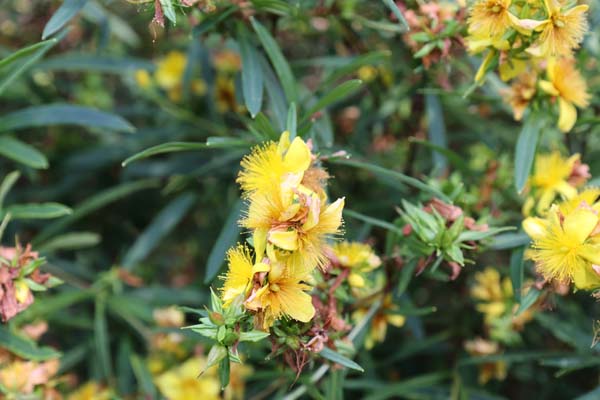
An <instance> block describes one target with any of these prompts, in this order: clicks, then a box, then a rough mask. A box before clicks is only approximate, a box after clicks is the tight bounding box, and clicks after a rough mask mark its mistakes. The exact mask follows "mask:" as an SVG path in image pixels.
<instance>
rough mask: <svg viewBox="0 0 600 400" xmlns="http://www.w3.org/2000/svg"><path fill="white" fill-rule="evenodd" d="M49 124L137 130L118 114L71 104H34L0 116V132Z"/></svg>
mask: <svg viewBox="0 0 600 400" xmlns="http://www.w3.org/2000/svg"><path fill="white" fill-rule="evenodd" d="M48 125H78V126H85V127H89V128H103V129H110V130H113V131H117V132H133V131H135V127H134V126H133V125H131V124H130V123H129V122H127V121H126V120H125V119H123V118H122V117H120V116H118V115H115V114H110V113H107V112H105V111H100V110H96V109H93V108H89V107H83V106H76V105H71V104H61V103H56V104H48V105H43V106H33V107H29V108H25V109H23V110H19V111H15V112H12V113H10V114H5V115H3V116H2V117H0V132H6V131H12V130H17V129H23V128H31V127H42V126H43V127H46V126H48Z"/></svg>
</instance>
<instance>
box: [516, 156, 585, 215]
mask: <svg viewBox="0 0 600 400" xmlns="http://www.w3.org/2000/svg"><path fill="white" fill-rule="evenodd" d="M589 177H590V175H589V167H588V166H587V165H586V164H582V163H581V160H580V155H579V154H573V155H572V156H570V157H569V158H564V157H563V156H561V154H560V152H559V151H553V152H552V153H547V154H539V155H538V156H537V158H536V160H535V166H534V171H533V175H532V176H531V177H530V178H529V182H528V191H529V196H528V197H527V200H526V201H525V204H524V205H523V214H524V215H526V216H527V215H531V214H534V213H537V214H539V215H545V213H546V212H547V211H548V209H549V208H550V206H551V205H552V203H553V202H554V201H556V200H570V199H573V198H575V197H576V196H577V189H578V188H579V187H581V186H583V185H585V183H586V182H587V180H588V178H589Z"/></svg>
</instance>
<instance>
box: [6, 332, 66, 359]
mask: <svg viewBox="0 0 600 400" xmlns="http://www.w3.org/2000/svg"><path fill="white" fill-rule="evenodd" d="M0 348H4V349H6V350H8V351H10V352H11V353H14V354H16V355H17V356H19V357H22V358H24V359H26V360H31V361H46V360H50V359H53V358H58V357H60V355H61V354H60V353H59V352H58V351H56V350H54V349H53V348H51V347H38V346H37V344H36V343H35V342H33V341H32V340H29V339H26V338H24V337H21V336H17V335H15V334H14V333H12V332H11V331H9V330H8V328H7V327H5V326H0Z"/></svg>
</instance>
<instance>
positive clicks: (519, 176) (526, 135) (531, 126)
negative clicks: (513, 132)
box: [515, 114, 545, 193]
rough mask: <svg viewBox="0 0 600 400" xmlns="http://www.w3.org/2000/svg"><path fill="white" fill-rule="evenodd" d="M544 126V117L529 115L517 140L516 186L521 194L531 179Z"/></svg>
mask: <svg viewBox="0 0 600 400" xmlns="http://www.w3.org/2000/svg"><path fill="white" fill-rule="evenodd" d="M544 124H545V120H544V118H543V117H542V116H540V115H538V114H531V115H529V117H528V118H527V120H526V121H525V124H524V125H523V129H522V130H521V133H520V134H519V138H518V139H517V146H516V148H515V186H516V188H517V191H518V192H519V193H522V192H523V189H525V184H526V183H527V180H528V179H529V174H530V172H531V167H532V166H533V159H534V157H535V149H536V147H537V142H538V139H539V137H540V132H541V130H542V128H543V126H544Z"/></svg>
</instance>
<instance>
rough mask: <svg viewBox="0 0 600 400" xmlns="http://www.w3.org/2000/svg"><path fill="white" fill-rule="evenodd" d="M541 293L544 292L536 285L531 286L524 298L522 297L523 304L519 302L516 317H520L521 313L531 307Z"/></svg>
mask: <svg viewBox="0 0 600 400" xmlns="http://www.w3.org/2000/svg"><path fill="white" fill-rule="evenodd" d="M541 294H542V292H541V291H540V290H538V289H536V288H534V287H532V288H530V289H529V290H528V291H527V293H525V296H523V298H522V299H521V304H519V308H518V309H517V312H516V313H515V317H518V316H519V315H521V314H522V313H524V312H525V311H527V310H528V309H529V307H531V306H532V305H533V304H534V303H535V302H536V301H537V299H538V298H539V297H540V295H541Z"/></svg>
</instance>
